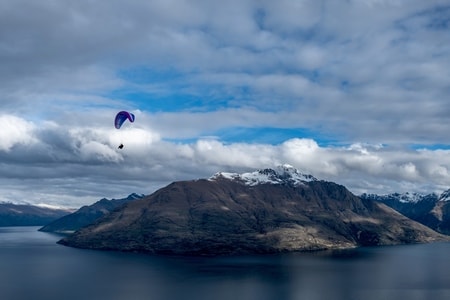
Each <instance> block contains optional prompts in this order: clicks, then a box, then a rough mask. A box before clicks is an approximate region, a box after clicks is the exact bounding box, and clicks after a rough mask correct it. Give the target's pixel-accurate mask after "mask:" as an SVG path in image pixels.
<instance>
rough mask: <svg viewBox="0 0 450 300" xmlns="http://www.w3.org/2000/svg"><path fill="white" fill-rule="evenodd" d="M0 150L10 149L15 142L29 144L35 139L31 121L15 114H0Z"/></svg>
mask: <svg viewBox="0 0 450 300" xmlns="http://www.w3.org/2000/svg"><path fill="white" fill-rule="evenodd" d="M0 124H2V129H1V130H0V151H1V150H3V151H10V150H11V148H12V147H14V146H15V145H17V144H31V143H33V142H35V141H36V139H35V137H34V136H33V131H34V129H35V126H34V124H33V123H31V122H28V121H26V120H23V119H21V118H19V117H16V116H10V115H0Z"/></svg>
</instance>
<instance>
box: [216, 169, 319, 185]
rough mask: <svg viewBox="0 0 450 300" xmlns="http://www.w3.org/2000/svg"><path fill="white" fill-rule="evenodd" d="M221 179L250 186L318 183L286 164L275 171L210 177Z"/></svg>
mask: <svg viewBox="0 0 450 300" xmlns="http://www.w3.org/2000/svg"><path fill="white" fill-rule="evenodd" d="M219 178H226V179H229V180H236V181H240V182H242V183H244V184H245V185H249V186H255V185H259V184H290V185H299V184H303V183H305V182H310V181H317V179H316V178H315V177H314V176H312V175H308V174H304V173H301V172H300V171H299V170H297V169H296V168H294V167H293V166H291V165H286V164H285V165H280V166H277V167H275V168H274V169H271V168H267V169H260V170H257V171H254V172H248V173H242V174H239V173H228V172H219V173H216V174H214V175H213V176H212V177H210V178H209V180H212V181H214V180H217V179H219Z"/></svg>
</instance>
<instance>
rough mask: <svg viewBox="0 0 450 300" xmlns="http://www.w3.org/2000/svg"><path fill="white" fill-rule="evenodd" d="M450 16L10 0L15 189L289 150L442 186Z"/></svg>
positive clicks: (3, 89)
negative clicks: (130, 117)
mask: <svg viewBox="0 0 450 300" xmlns="http://www.w3.org/2000/svg"><path fill="white" fill-rule="evenodd" d="M449 27H450V2H449V1H448V0H428V1H423V0H345V1H344V0H322V1H318V0H296V1H295V0H278V1H270V0H259V1H256V0H229V1H211V0H152V1H147V0H126V1H119V0H110V1H91V0H77V1H73V0H72V1H70V0H41V1H34V0H0V124H1V126H2V128H1V129H0V201H8V202H13V203H31V204H48V205H54V206H61V207H72V208H76V207H80V206H82V205H89V204H92V203H94V202H95V201H97V200H99V199H101V198H103V197H106V198H108V199H112V198H116V199H117V198H123V197H126V196H127V195H128V194H130V193H134V192H135V193H142V194H151V193H152V192H154V191H155V190H157V189H159V188H162V187H164V186H165V185H167V184H169V183H170V182H173V181H179V180H193V179H198V178H209V177H210V176H212V175H213V174H215V173H216V172H220V171H224V172H247V171H253V170H257V169H262V168H270V167H274V166H277V165H280V164H289V165H292V166H294V167H295V168H297V169H299V170H300V171H302V172H304V173H307V174H312V175H313V176H315V177H317V178H319V179H323V180H328V181H334V182H336V183H339V184H342V185H345V186H346V187H347V188H348V189H349V190H350V191H352V192H353V193H355V194H357V195H358V194H361V193H377V194H388V193H393V192H418V193H431V192H436V193H440V192H442V191H444V190H447V189H449V188H450V134H449V130H448V129H449V126H448V123H449V122H448V119H449V116H450V102H449V101H450V35H449V29H450V28H449ZM121 110H125V111H129V112H131V113H133V114H135V116H136V120H135V122H134V123H130V122H126V123H125V124H124V126H123V127H122V128H121V129H119V130H117V129H115V128H114V125H113V122H114V117H115V114H116V113H117V112H118V111H121ZM120 143H123V144H124V148H123V149H118V148H117V147H118V145H119V144H120Z"/></svg>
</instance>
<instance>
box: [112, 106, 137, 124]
mask: <svg viewBox="0 0 450 300" xmlns="http://www.w3.org/2000/svg"><path fill="white" fill-rule="evenodd" d="M127 119H128V121H130V122H131V123H133V122H134V115H133V114H132V113H129V112H127V111H124V110H123V111H119V112H118V113H117V115H116V118H115V120H114V126H115V127H116V128H117V129H119V128H120V127H121V126H122V124H123V123H124V122H125V121H126V120H127Z"/></svg>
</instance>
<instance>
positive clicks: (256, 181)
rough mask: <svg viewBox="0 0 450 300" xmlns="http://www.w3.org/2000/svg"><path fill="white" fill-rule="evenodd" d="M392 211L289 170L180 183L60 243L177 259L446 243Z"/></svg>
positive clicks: (333, 184) (219, 174) (417, 224)
mask: <svg viewBox="0 0 450 300" xmlns="http://www.w3.org/2000/svg"><path fill="white" fill-rule="evenodd" d="M447 238H448V237H445V236H443V235H440V234H438V233H436V232H434V231H432V230H431V229H429V228H428V227H426V226H424V225H421V224H419V223H417V222H414V221H412V220H410V219H408V218H406V217H405V216H403V215H401V214H399V213H398V212H396V211H395V210H393V209H391V208H389V207H387V206H386V205H384V204H382V203H380V202H376V201H371V200H367V199H361V198H359V197H356V196H355V195H353V194H352V193H350V192H349V191H348V190H347V189H346V188H345V187H344V186H341V185H338V184H336V183H333V182H326V181H319V180H317V179H315V178H314V177H312V176H306V177H305V176H303V175H302V174H301V173H299V172H298V171H297V170H293V169H292V168H290V167H286V166H283V167H280V168H278V169H265V170H260V171H257V172H252V173H244V174H232V173H218V174H216V175H214V176H213V177H211V178H209V179H199V180H193V181H179V182H174V183H172V184H170V185H168V186H166V187H164V188H162V189H160V190H158V191H156V192H155V193H153V194H151V195H149V196H147V197H145V198H143V199H140V200H137V201H132V202H129V203H127V204H126V205H124V206H122V207H121V208H120V209H118V210H115V211H113V212H111V213H110V214H108V215H105V216H104V217H102V218H101V219H99V220H98V221H97V222H95V223H94V224H92V225H90V226H87V227H84V228H82V229H80V230H79V231H77V232H75V233H74V234H72V235H70V236H68V237H66V238H64V239H62V240H61V241H59V243H61V244H64V245H68V246H73V247H80V248H90V249H105V250H121V251H142V252H147V253H156V254H172V255H229V254H250V253H253V254H254V253H275V252H287V251H309V250H320V249H335V248H350V247H357V246H369V245H393V244H403V243H422V242H431V241H438V240H446V239H447Z"/></svg>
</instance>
